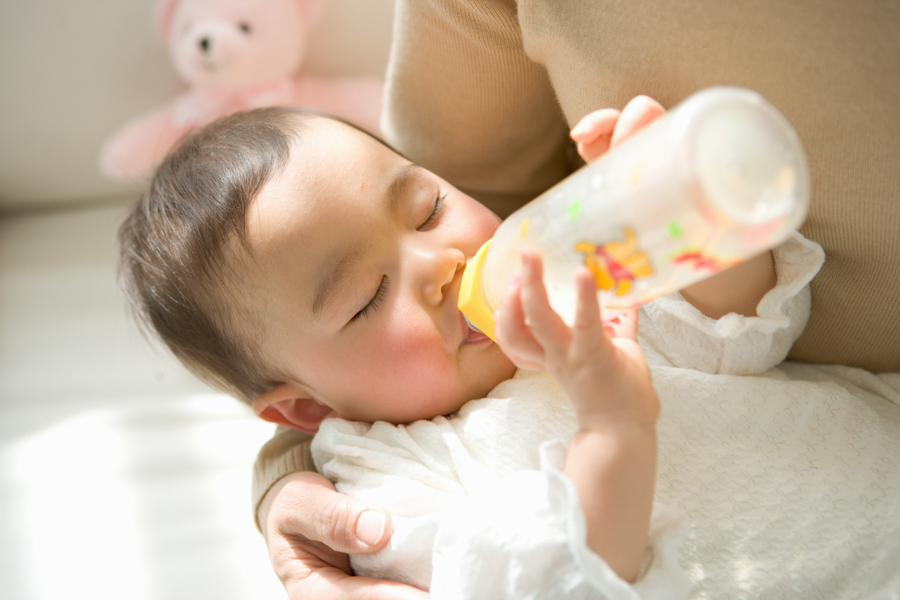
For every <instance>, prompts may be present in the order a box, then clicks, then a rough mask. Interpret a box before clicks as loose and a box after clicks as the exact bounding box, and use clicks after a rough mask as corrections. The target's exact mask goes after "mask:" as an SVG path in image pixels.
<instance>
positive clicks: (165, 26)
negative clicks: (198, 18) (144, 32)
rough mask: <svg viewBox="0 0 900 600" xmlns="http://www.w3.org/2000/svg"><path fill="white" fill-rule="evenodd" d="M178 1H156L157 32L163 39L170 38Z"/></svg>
mask: <svg viewBox="0 0 900 600" xmlns="http://www.w3.org/2000/svg"><path fill="white" fill-rule="evenodd" d="M178 2H179V0H159V1H158V2H157V3H156V32H157V33H158V34H159V37H160V38H162V40H163V41H167V40H168V39H169V29H170V27H171V26H172V15H174V14H175V9H176V8H177V7H178Z"/></svg>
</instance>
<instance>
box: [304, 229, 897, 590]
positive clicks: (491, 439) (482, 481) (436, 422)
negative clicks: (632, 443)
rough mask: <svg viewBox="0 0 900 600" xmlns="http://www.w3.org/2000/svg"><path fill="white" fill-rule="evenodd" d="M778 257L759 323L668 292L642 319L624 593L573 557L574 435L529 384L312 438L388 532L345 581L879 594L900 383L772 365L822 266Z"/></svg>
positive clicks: (557, 395) (576, 517) (890, 528)
mask: <svg viewBox="0 0 900 600" xmlns="http://www.w3.org/2000/svg"><path fill="white" fill-rule="evenodd" d="M775 254H776V265H777V270H778V286H777V287H776V288H775V289H774V290H772V291H771V292H770V293H769V294H767V295H766V297H765V298H764V299H763V300H762V302H761V303H760V305H759V308H758V314H759V317H754V318H744V317H740V316H737V315H728V316H726V317H724V318H722V319H719V320H718V321H713V320H711V319H707V318H705V317H703V316H702V315H701V314H700V313H699V312H698V311H696V310H695V309H694V308H693V307H692V306H690V305H689V304H687V303H686V302H684V301H683V300H681V299H680V297H678V296H677V295H675V296H672V297H667V298H663V299H660V300H657V301H656V302H654V303H652V304H650V305H648V306H647V307H645V308H644V309H643V310H642V315H641V326H640V327H641V328H640V337H641V343H642V346H643V347H644V350H645V353H646V354H647V357H648V360H649V362H650V364H651V370H652V372H653V379H654V385H655V386H656V388H657V390H658V392H659V394H660V398H661V401H662V416H661V418H660V421H659V426H658V431H659V454H660V456H659V471H658V473H659V474H658V477H657V504H656V509H655V511H654V518H653V530H652V532H651V537H650V543H649V544H648V550H647V554H646V559H645V569H644V572H643V574H642V577H641V579H640V580H639V582H638V583H637V584H636V585H634V586H629V585H628V584H626V583H625V582H623V581H622V580H620V579H619V578H618V577H616V575H615V574H614V573H613V572H612V571H611V569H609V568H608V566H607V565H606V564H605V563H604V562H603V561H602V560H601V559H600V558H599V557H597V556H596V555H594V554H593V553H592V552H590V551H589V550H588V549H587V547H586V546H585V528H584V517H583V514H582V512H581V509H580V505H579V504H578V500H577V494H576V492H575V490H574V487H573V486H572V484H571V482H569V481H568V479H567V478H566V477H565V476H563V475H562V473H561V472H560V470H559V469H560V466H561V464H562V458H563V457H564V452H565V447H564V445H562V444H560V443H558V442H557V443H554V442H553V441H552V440H563V441H565V440H568V439H569V438H570V437H571V435H572V433H573V432H574V431H575V428H576V424H575V420H574V415H573V411H572V409H571V407H570V405H569V403H568V400H567V399H566V398H565V396H564V394H563V393H562V392H561V390H560V388H559V387H558V386H557V385H556V383H555V382H554V381H553V380H552V379H551V378H550V377H548V376H546V375H543V374H536V373H525V372H519V373H517V375H516V377H514V378H513V379H512V380H510V381H507V382H504V383H503V384H501V385H499V386H498V387H497V388H495V389H494V390H493V391H492V392H491V394H490V395H489V396H488V398H485V399H481V400H476V401H472V402H469V403H467V404H466V405H465V406H464V407H463V408H462V409H461V410H460V411H459V413H458V414H456V415H452V416H450V418H444V417H438V418H436V419H433V420H431V421H420V422H416V423H412V424H410V425H408V426H394V425H390V424H387V423H375V424H374V425H369V424H364V423H353V422H347V421H342V420H339V419H331V420H328V421H326V422H325V423H323V425H322V428H321V429H320V432H319V434H317V436H316V438H315V440H314V442H313V456H314V458H315V460H316V465H317V467H318V468H319V471H320V472H322V473H323V474H325V475H326V476H327V477H329V478H330V479H332V480H333V481H335V482H336V484H337V488H338V489H339V490H340V491H342V492H345V493H348V494H352V495H356V496H359V497H361V498H365V499H366V500H369V501H372V502H375V503H377V504H379V505H381V506H383V507H385V508H387V509H388V510H389V511H390V512H391V514H392V516H393V517H392V518H393V521H394V526H395V533H394V535H393V537H392V540H391V543H390V545H389V547H388V548H386V549H385V550H384V551H382V552H379V553H377V554H375V555H372V556H354V557H352V564H353V567H354V569H355V570H356V571H357V573H360V574H369V575H374V576H379V577H386V578H390V579H396V580H400V581H405V582H408V583H412V584H414V585H418V586H419V587H423V588H428V587H429V586H430V588H431V595H432V597H433V598H435V599H442V598H448V599H449V598H452V599H461V598H476V597H477V598H492V599H494V598H510V599H513V598H515V599H520V598H548V599H550V598H615V599H619V598H623V599H624V598H638V597H641V598H666V599H676V598H683V597H691V598H711V599H712V598H714V599H721V598H766V599H767V600H770V599H777V598H785V599H788V598H791V599H794V598H819V599H844V598H847V599H850V598H854V599H856V598H860V597H862V596H864V595H865V594H868V593H872V592H874V591H875V590H877V589H879V588H882V587H884V586H887V585H890V581H891V578H892V577H893V576H894V575H896V574H897V573H898V572H900V463H898V459H897V457H900V375H882V376H875V375H872V374H870V373H867V372H865V371H861V370H858V369H851V368H845V367H834V366H831V367H827V366H810V365H803V364H792V363H784V364H781V365H779V363H780V362H781V361H782V360H783V358H784V356H785V355H786V353H787V351H788V349H789V348H790V345H791V343H793V341H794V340H795V339H796V337H797V336H798V335H799V333H800V332H801V331H802V328H803V325H804V324H805V321H806V318H807V316H808V313H809V302H810V300H809V292H808V287H807V284H808V282H809V280H810V279H811V278H812V277H813V276H814V275H815V273H816V272H817V271H818V269H819V267H820V266H821V263H822V251H821V249H820V248H819V247H818V246H817V245H815V244H813V243H811V242H809V241H807V240H805V239H803V238H802V237H800V236H799V235H798V236H795V237H794V238H793V239H792V240H791V241H789V242H788V243H786V244H785V245H783V246H782V247H781V248H779V249H778V250H777V251H776V253H775ZM848 333H849V332H848ZM776 365H779V366H776ZM539 449H540V450H539ZM665 507H671V508H665ZM685 517H686V518H685Z"/></svg>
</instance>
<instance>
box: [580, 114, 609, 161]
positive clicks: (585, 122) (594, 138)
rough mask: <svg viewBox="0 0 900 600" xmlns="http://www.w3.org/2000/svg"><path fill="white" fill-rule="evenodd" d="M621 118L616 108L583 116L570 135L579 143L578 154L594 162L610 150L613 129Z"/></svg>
mask: <svg viewBox="0 0 900 600" xmlns="http://www.w3.org/2000/svg"><path fill="white" fill-rule="evenodd" d="M618 119H619V111H617V110H616V109H614V108H604V109H602V110H595V111H594V112H592V113H589V114H587V115H585V116H584V117H582V119H581V120H580V121H578V123H577V124H576V125H575V127H573V128H572V131H571V132H570V133H569V136H570V137H571V138H572V139H573V140H574V141H575V142H577V144H578V154H580V155H581V158H583V159H584V160H585V161H586V162H594V161H595V160H597V159H598V158H600V156H602V155H603V154H604V153H605V152H606V151H607V150H609V144H610V140H611V139H612V134H613V130H614V129H615V127H616V122H617V121H618Z"/></svg>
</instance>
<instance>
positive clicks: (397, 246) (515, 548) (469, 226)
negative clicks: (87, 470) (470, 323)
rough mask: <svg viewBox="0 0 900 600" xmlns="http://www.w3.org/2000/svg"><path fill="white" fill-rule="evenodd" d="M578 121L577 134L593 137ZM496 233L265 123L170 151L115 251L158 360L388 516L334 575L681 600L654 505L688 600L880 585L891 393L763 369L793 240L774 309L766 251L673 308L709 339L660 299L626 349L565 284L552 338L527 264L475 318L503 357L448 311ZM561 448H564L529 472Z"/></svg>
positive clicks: (776, 327) (897, 486)
mask: <svg viewBox="0 0 900 600" xmlns="http://www.w3.org/2000/svg"><path fill="white" fill-rule="evenodd" d="M598 115H599V116H597V117H596V119H597V120H596V122H595V123H594V124H593V125H591V124H590V123H589V125H588V128H589V129H591V130H592V131H595V132H599V135H600V138H602V134H603V131H604V128H606V131H607V133H613V134H614V132H612V129H613V128H610V127H609V124H610V122H611V121H610V119H609V118H606V117H604V116H603V115H602V114H600V113H598ZM607 117H608V115H607ZM612 121H615V119H612ZM613 124H614V123H613ZM600 138H597V139H600ZM597 143H599V144H601V145H602V143H603V142H602V140H601V141H599V142H597ZM587 145H588V146H591V145H593V146H594V150H595V151H594V152H592V151H590V150H588V149H585V150H584V151H583V154H584V155H585V156H587V157H589V158H590V157H591V155H592V154H594V155H595V154H596V145H595V144H593V142H588V143H587ZM498 224H499V221H498V219H497V218H496V217H495V216H494V215H493V214H492V213H490V212H489V211H487V210H486V209H484V208H483V207H482V206H481V205H480V204H478V203H477V202H475V201H474V200H472V199H471V198H468V197H467V196H465V195H464V194H462V193H461V192H459V191H458V190H455V189H454V188H453V187H452V186H450V185H449V184H448V183H447V182H445V181H443V180H442V179H440V178H439V177H437V176H435V175H434V174H432V173H429V172H427V171H425V170H424V169H421V168H419V167H417V166H415V165H412V164H410V163H409V162H408V161H406V160H405V159H403V158H402V157H400V156H398V155H397V154H396V153H394V152H393V151H391V150H390V149H389V148H388V147H387V146H385V145H384V144H382V143H381V142H379V141H378V140H376V139H374V138H372V137H370V136H368V135H366V134H364V133H362V132H360V131H358V130H355V129H353V128H352V127H349V126H347V125H346V124H343V123H341V122H339V121H336V120H333V119H330V118H327V117H325V116H323V115H318V114H312V113H308V112H304V111H298V110H290V109H269V110H266V111H259V112H254V113H248V114H244V115H238V116H235V117H232V118H229V119H226V120H224V121H221V122H218V123H216V124H214V125H212V126H211V127H209V128H207V129H206V130H204V131H203V132H201V133H200V134H199V135H197V136H195V137H192V138H190V139H189V140H188V141H187V142H186V143H185V144H184V145H183V146H182V147H181V148H179V149H178V150H177V151H176V152H175V153H173V155H172V156H170V157H169V158H168V159H167V161H166V163H165V164H164V165H163V166H162V167H161V168H160V170H159V172H158V173H157V175H156V177H155V179H154V181H153V183H152V185H151V189H150V190H149V192H148V193H147V194H146V195H145V197H144V198H143V199H142V200H141V202H140V203H139V204H138V206H137V207H136V209H135V211H134V212H133V213H132V215H131V216H130V217H129V218H128V220H127V221H126V223H125V224H124V225H123V228H122V230H121V234H120V242H121V251H122V265H123V273H124V275H125V281H126V284H127V286H128V289H129V290H130V293H131V296H132V298H133V299H134V301H135V304H136V305H137V307H138V309H139V311H140V313H141V314H142V315H143V317H144V319H145V320H146V321H147V322H148V323H149V324H150V326H151V327H152V328H153V329H154V330H155V331H156V332H157V333H158V334H159V335H160V336H161V337H162V338H163V340H164V341H165V342H166V343H167V344H168V345H169V347H170V348H171V349H172V350H173V352H174V353H175V354H176V356H178V357H179V358H180V359H181V360H182V361H183V362H184V363H185V364H186V365H187V366H189V367H190V368H191V369H193V370H194V371H195V372H196V373H197V374H199V375H200V376H201V377H203V378H204V379H206V380H207V381H211V382H213V383H215V384H217V385H218V386H219V387H222V388H224V389H226V390H229V391H230V392H231V393H233V394H234V395H236V396H238V397H240V398H242V399H244V400H245V401H247V402H249V403H251V404H252V405H253V408H254V410H255V411H256V413H257V414H258V415H260V416H261V417H262V418H265V419H267V420H270V421H273V422H277V423H280V424H283V425H288V426H290V427H293V428H295V429H299V430H301V431H307V432H315V431H317V430H320V425H321V426H322V427H321V430H320V434H319V435H318V436H317V438H316V447H317V450H316V452H317V464H318V465H319V466H320V468H321V469H322V471H323V473H324V474H326V475H328V476H330V477H333V478H335V479H337V480H338V489H342V491H348V492H353V493H357V494H359V495H361V496H367V497H369V498H373V499H376V500H377V501H378V502H379V503H380V504H382V505H383V506H385V508H387V509H388V510H390V511H391V512H392V514H396V515H399V517H400V518H399V519H396V520H395V521H396V522H395V528H396V529H397V531H396V532H395V535H394V537H393V538H392V545H391V546H390V547H389V548H388V549H386V551H383V552H382V553H379V554H378V555H375V558H374V559H372V562H371V564H370V565H369V567H367V566H366V565H365V564H363V563H355V566H357V568H360V567H362V569H366V568H370V567H371V568H372V569H373V570H374V571H375V572H377V573H378V574H380V575H382V576H392V575H393V576H395V577H397V578H398V579H402V580H405V581H409V582H410V583H414V584H416V585H420V586H422V587H426V586H428V585H429V584H430V586H431V593H432V594H433V595H435V597H464V596H466V594H467V590H468V591H469V592H468V593H471V590H477V592H478V594H479V595H480V596H483V597H502V596H503V595H505V596H506V597H523V596H526V595H529V594H530V595H532V596H533V597H548V598H551V597H562V594H563V592H562V591H561V590H565V591H566V592H565V593H568V594H569V596H567V597H604V594H605V595H606V597H610V596H615V597H636V594H637V593H640V594H641V595H642V596H643V597H648V596H652V595H657V596H659V597H667V598H672V597H679V596H681V595H684V594H687V593H688V592H687V591H686V589H687V588H686V586H684V585H683V583H684V582H683V575H682V571H681V568H680V567H679V559H678V558H676V552H677V550H678V546H679V544H681V541H680V540H681V538H680V537H679V531H678V530H679V527H680V525H681V521H680V520H679V519H678V518H677V517H675V516H672V514H671V513H667V512H666V511H664V510H661V509H656V510H655V517H654V518H655V522H654V523H653V527H652V528H651V527H650V519H651V512H652V511H654V508H653V506H654V497H655V498H656V500H657V501H661V502H662V503H663V504H667V505H671V506H674V507H676V508H678V509H680V510H681V512H683V513H687V515H688V516H689V518H690V521H691V523H692V529H691V533H690V534H689V535H688V537H687V539H686V541H684V545H683V547H682V548H681V557H680V563H681V565H682V567H683V568H684V571H685V572H686V573H687V574H688V575H689V576H690V579H691V580H693V582H694V590H693V592H692V593H693V594H694V595H696V596H698V597H704V596H707V595H708V596H710V597H720V596H722V595H723V594H725V593H728V592H729V591H731V590H735V589H740V590H745V591H746V590H752V592H753V593H754V594H755V593H760V595H766V596H767V597H793V596H794V595H797V596H805V597H826V595H825V592H826V591H827V592H828V593H830V594H832V596H833V597H847V598H850V597H859V595H860V592H862V591H868V590H871V589H875V588H876V587H877V586H880V585H885V584H886V583H887V581H888V577H889V576H890V575H891V574H892V573H893V572H894V571H895V567H896V566H897V565H898V564H900V542H898V540H900V535H898V534H900V532H898V525H897V524H898V523H900V508H898V506H897V503H896V502H895V501H893V500H892V499H894V498H896V497H897V494H898V493H900V468H898V465H897V462H896V461H895V460H891V457H894V456H898V455H900V443H898V440H900V413H898V406H897V404H891V403H890V402H887V401H886V400H885V398H889V399H893V400H894V402H897V399H896V398H897V397H900V393H898V391H897V389H896V388H900V385H898V386H896V387H892V385H893V381H885V380H881V379H878V380H877V381H871V380H869V379H866V378H865V377H864V374H860V373H848V372H841V373H839V374H835V373H831V372H826V371H816V370H815V369H812V368H810V369H811V370H807V371H804V370H803V368H802V366H799V367H798V368H797V369H795V370H793V371H792V370H790V369H785V370H778V369H771V367H774V366H775V365H776V364H778V363H779V362H780V361H781V360H782V359H783V357H784V355H785V354H786V352H787V349H788V348H789V347H790V344H791V342H792V341H793V340H794V339H795V338H796V336H797V335H799V332H800V331H801V330H802V327H803V324H804V322H805V319H806V314H807V312H808V302H809V300H808V291H807V288H806V284H807V283H808V281H809V280H810V279H811V278H812V277H813V275H814V274H815V272H816V271H817V270H818V268H819V266H820V265H821V260H822V255H821V250H820V249H819V248H818V247H817V246H815V245H814V244H811V243H810V242H807V241H806V240H804V239H802V238H801V237H800V236H797V237H795V238H794V239H793V240H791V241H790V242H789V243H787V244H785V245H784V246H782V247H781V248H779V249H778V250H777V251H776V252H775V259H776V263H777V267H778V282H777V286H776V287H775V288H774V289H772V290H771V291H769V288H771V287H772V283H773V280H772V274H773V273H774V271H773V270H772V264H773V263H772V259H771V256H770V255H768V254H767V255H765V256H763V257H761V258H760V259H759V260H754V261H751V263H748V265H747V268H745V269H742V270H740V271H735V272H737V273H739V274H740V277H738V278H737V279H735V278H734V272H725V273H723V275H722V276H720V277H723V276H726V275H728V274H729V273H731V275H730V276H729V277H730V278H731V279H726V280H721V281H727V282H728V283H729V284H730V285H728V286H726V287H730V288H731V289H732V290H741V293H739V294H735V296H736V297H737V298H738V300H739V301H740V302H743V303H746V302H747V298H748V297H750V298H753V301H752V302H751V304H752V305H753V306H754V307H755V312H749V311H740V310H739V312H742V313H743V314H746V315H748V316H741V315H740V314H736V313H731V314H727V315H726V313H729V312H730V311H729V310H727V308H728V306H729V304H730V303H731V298H730V297H729V296H728V295H724V296H722V295H720V294H718V293H716V292H717V291H718V290H715V286H716V285H717V284H715V283H710V282H711V281H712V280H708V282H707V283H705V284H704V285H701V286H697V287H695V288H693V289H691V290H687V291H685V294H684V295H685V297H687V298H690V299H691V300H692V302H694V303H695V304H696V305H698V306H700V307H701V308H703V310H704V312H705V313H706V315H711V316H714V317H718V316H721V315H726V316H723V317H722V318H720V319H718V320H713V319H711V318H709V316H704V314H701V313H700V312H699V311H698V310H697V309H696V308H695V307H694V306H692V305H691V304H689V303H687V302H685V301H684V299H682V298H681V296H676V297H672V298H666V299H661V300H659V301H657V302H655V303H653V304H651V305H649V306H648V307H647V308H646V310H645V311H644V315H643V317H642V343H643V349H644V352H643V353H642V352H641V348H640V347H639V346H638V345H637V344H636V343H635V339H634V338H635V331H634V327H635V320H634V315H626V316H625V317H624V318H623V319H622V321H621V322H620V323H618V324H616V323H609V324H607V325H606V326H604V324H603V323H602V322H601V321H600V311H599V307H598V306H597V300H596V293H595V289H594V288H593V283H592V280H591V278H590V277H589V276H588V275H587V274H586V273H582V274H581V275H580V276H579V307H578V311H577V313H578V318H577V319H576V322H575V323H574V325H573V326H572V327H571V328H570V327H567V326H566V325H565V324H563V323H562V322H561V321H560V320H559V318H558V317H556V315H555V314H554V313H553V312H552V310H550V308H549V305H548V304H547V300H546V295H545V293H544V291H543V284H542V282H541V264H540V260H539V259H538V258H537V257H535V256H525V257H523V258H524V261H523V263H524V264H523V266H524V268H523V275H522V278H521V281H520V282H518V283H516V284H514V285H513V286H512V289H511V290H510V291H509V292H508V294H507V297H506V298H505V300H504V303H503V306H502V309H501V311H500V314H499V315H498V328H499V333H500V340H501V342H502V344H503V347H504V350H505V351H506V354H504V352H502V351H501V350H500V348H499V347H498V346H497V345H496V344H493V343H492V342H491V341H490V340H489V339H487V338H485V337H484V336H482V335H480V334H478V333H476V332H473V331H471V330H470V329H468V328H467V327H466V326H465V323H464V321H463V320H462V318H461V316H460V314H459V311H458V309H457V308H456V298H457V295H458V290H459V281H460V277H461V272H462V269H463V267H464V266H465V262H466V260H467V259H469V258H471V257H472V255H473V254H474V253H475V251H476V250H477V249H478V248H479V247H480V246H481V244H482V243H483V242H484V241H486V240H487V239H488V238H489V237H490V236H491V235H492V233H493V231H494V230H495V229H496V227H497V225H498ZM711 290H713V291H712V292H711ZM744 290H750V291H749V292H746V291H744ZM754 290H755V291H754ZM767 292H768V293H767ZM754 295H755V296H756V297H755V298H754V297H753V296H754ZM763 296H764V297H763ZM760 297H762V300H761V301H759V298H760ZM722 298H724V300H723V299H722ZM748 313H749V314H748ZM604 331H605V333H604ZM673 331H677V332H678V335H672V333H671V332H673ZM644 354H646V357H647V360H645V359H644ZM507 355H508V356H511V357H512V358H513V360H512V361H511V360H510V359H509V358H507ZM648 362H649V368H650V369H652V371H653V376H654V386H651V385H650V378H649V372H648V364H647V363H648ZM516 365H518V366H521V367H528V368H530V369H537V368H543V369H546V370H547V371H548V372H549V373H551V374H552V375H553V378H549V377H547V376H544V375H541V374H540V373H533V372H525V371H520V372H519V373H518V374H516V376H515V377H513V374H514V373H515V371H516V368H515V367H516ZM851 371H852V370H851ZM764 372H765V376H760V377H739V376H736V375H758V374H762V373H764ZM839 375H840V376H841V377H843V378H844V379H843V380H842V381H850V380H853V381H855V383H853V384H852V385H851V384H846V385H845V383H843V382H839V383H838V385H837V386H835V385H834V383H833V381H835V380H836V379H837V377H838V376H839ZM851 375H852V377H851ZM872 377H874V376H872ZM511 378H512V379H511ZM854 378H856V379H854ZM824 379H828V380H829V382H828V383H827V384H821V383H819V381H820V380H824ZM876 379H877V378H876ZM791 380H793V381H791ZM864 380H865V381H864ZM504 382H506V383H504ZM501 383H502V384H503V385H500V387H498V385H499V384H501ZM654 387H655V388H656V390H654ZM491 390H494V391H493V392H492V393H491V394H490V395H489V392H491ZM657 391H658V392H659V393H660V395H661V396H662V398H663V403H664V404H665V405H666V410H667V413H666V415H664V416H663V417H662V418H659V419H658V416H657V415H658V412H659V401H658V399H657V394H656V392H657ZM873 392H875V394H873ZM878 394H880V396H878ZM891 394H893V396H891ZM486 396H489V397H487V398H485V397H486ZM482 398H484V400H478V399H482ZM472 400H476V402H470V401H472ZM670 400H671V402H670ZM444 416H447V417H444ZM329 417H339V418H338V419H328V420H327V421H325V419H327V418H329ZM667 419H668V420H667ZM323 421H324V423H323ZM796 422H799V424H800V425H798V426H796V427H795V423H796ZM371 423H375V425H369V424H371ZM405 424H409V425H405ZM657 434H658V436H659V441H658V443H659V446H660V450H661V451H660V453H659V473H658V476H657V472H656V462H657V453H656V447H657ZM558 438H561V439H563V440H565V441H567V442H569V446H568V449H561V448H560V446H558V445H555V446H554V445H544V446H543V447H542V448H543V450H542V455H539V454H538V445H539V444H541V443H543V442H549V441H551V440H554V439H558ZM505 448H509V450H508V451H507V450H503V449H505ZM447 461H449V462H447ZM654 483H655V484H656V488H657V489H656V493H655V496H654ZM392 490H393V491H392ZM848 490H851V491H852V495H851V496H850V498H851V499H850V500H848ZM394 505H395V506H394ZM857 506H859V507H863V508H864V510H856V509H855V508H856V507H857ZM395 508H396V510H395ZM648 532H649V533H648ZM398 534H399V535H398ZM423 548H424V549H425V552H424V554H423V552H422V549H423ZM410 549H412V550H411V551H410ZM432 551H433V552H434V560H433V561H432V559H431V556H430V553H431V552H432ZM423 565H424V566H423ZM432 566H433V569H432ZM626 582H637V583H636V585H634V586H630V585H628V584H627V583H626Z"/></svg>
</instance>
